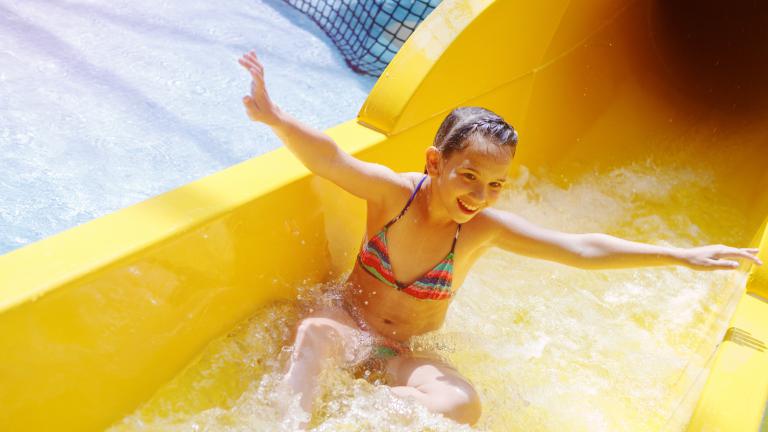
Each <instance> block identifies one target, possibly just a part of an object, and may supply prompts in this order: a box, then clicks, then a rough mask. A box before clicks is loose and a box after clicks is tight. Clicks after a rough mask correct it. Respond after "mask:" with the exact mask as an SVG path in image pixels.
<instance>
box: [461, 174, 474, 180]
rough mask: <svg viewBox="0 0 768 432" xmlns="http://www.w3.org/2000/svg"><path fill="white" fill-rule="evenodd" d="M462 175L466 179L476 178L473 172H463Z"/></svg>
mask: <svg viewBox="0 0 768 432" xmlns="http://www.w3.org/2000/svg"><path fill="white" fill-rule="evenodd" d="M464 177H466V178H467V179H468V180H474V179H476V178H477V177H475V175H474V174H472V173H464Z"/></svg>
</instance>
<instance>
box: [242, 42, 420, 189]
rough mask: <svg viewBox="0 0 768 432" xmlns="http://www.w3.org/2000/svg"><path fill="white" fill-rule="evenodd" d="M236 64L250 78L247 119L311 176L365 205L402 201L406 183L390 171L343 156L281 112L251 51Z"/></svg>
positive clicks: (329, 142) (327, 140) (321, 136)
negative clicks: (270, 134) (279, 143)
mask: <svg viewBox="0 0 768 432" xmlns="http://www.w3.org/2000/svg"><path fill="white" fill-rule="evenodd" d="M239 63H240V64H241V65H242V66H243V67H244V68H246V70H248V72H249V73H250V75H251V80H252V81H251V94H250V96H245V97H244V98H243V105H245V108H246V111H247V113H248V117H249V118H250V119H251V120H253V121H258V122H262V123H264V124H266V125H268V126H270V127H271V128H272V131H273V132H274V133H275V134H276V135H277V136H278V137H280V139H281V140H282V141H283V143H284V144H285V146H286V147H287V148H288V149H289V150H290V151H291V152H292V153H293V154H294V155H295V156H296V157H297V158H298V159H299V160H300V161H301V163H303V164H304V166H306V167H307V168H308V169H309V170H310V171H312V172H313V173H315V174H317V175H319V176H321V177H325V178H327V179H328V180H330V181H332V182H333V183H335V184H337V185H338V186H339V187H341V188H342V189H344V190H346V191H348V192H349V193H351V194H353V195H355V196H357V197H360V198H362V199H364V200H366V201H372V202H375V203H383V202H384V201H387V200H389V199H392V200H397V199H399V198H400V197H401V195H402V193H401V191H402V189H403V188H409V187H410V185H409V184H408V182H407V180H406V179H405V178H404V177H402V176H400V175H398V174H397V173H395V172H394V171H392V170H391V169H390V168H388V167H386V166H383V165H380V164H375V163H370V162H364V161H361V160H359V159H357V158H355V157H353V156H351V155H349V154H348V153H346V152H344V151H343V150H341V149H340V148H339V146H338V145H337V144H336V143H335V142H334V141H333V139H331V137H329V136H328V135H326V134H325V133H323V132H320V131H317V130H315V129H313V128H311V127H309V126H307V125H305V124H303V123H301V122H300V121H298V120H297V119H295V118H293V117H292V116H290V115H289V114H288V113H285V112H283V111H282V110H280V108H278V107H277V105H275V104H274V103H273V102H272V101H271V100H270V98H269V95H268V94H267V90H266V86H265V84H264V67H263V66H262V64H261V63H260V62H259V60H258V58H257V57H256V53H254V52H253V51H251V52H249V53H247V54H245V55H244V56H243V57H242V58H240V60H239Z"/></svg>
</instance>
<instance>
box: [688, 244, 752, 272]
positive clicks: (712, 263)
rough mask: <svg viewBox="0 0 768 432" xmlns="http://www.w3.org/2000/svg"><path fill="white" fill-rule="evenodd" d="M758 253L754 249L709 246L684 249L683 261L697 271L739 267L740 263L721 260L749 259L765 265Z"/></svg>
mask: <svg viewBox="0 0 768 432" xmlns="http://www.w3.org/2000/svg"><path fill="white" fill-rule="evenodd" d="M757 252H758V250H757V249H754V248H734V247H730V246H724V245H709V246H701V247H695V248H689V249H683V259H684V260H685V261H686V262H687V264H688V265H689V266H690V267H691V268H694V269H696V270H720V269H735V268H737V267H739V262H738V261H736V260H733V259H721V258H742V259H749V260H752V261H754V262H755V263H756V264H757V265H763V262H762V261H760V258H758V257H757Z"/></svg>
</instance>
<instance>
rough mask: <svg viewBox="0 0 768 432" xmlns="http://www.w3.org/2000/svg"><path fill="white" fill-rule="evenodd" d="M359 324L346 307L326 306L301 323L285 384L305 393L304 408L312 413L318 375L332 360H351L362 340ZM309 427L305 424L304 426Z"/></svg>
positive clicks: (296, 391) (302, 404) (301, 400)
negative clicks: (360, 339)
mask: <svg viewBox="0 0 768 432" xmlns="http://www.w3.org/2000/svg"><path fill="white" fill-rule="evenodd" d="M357 332H358V327H357V325H356V324H355V322H354V320H353V319H352V318H351V317H350V316H349V315H348V314H347V313H346V312H344V311H343V310H338V309H325V310H321V311H318V312H315V313H313V314H312V315H310V316H308V317H307V318H304V319H303V320H301V321H300V322H299V324H298V325H297V327H296V337H295V341H294V344H293V352H292V353H291V358H290V360H289V363H288V367H287V372H286V374H285V376H284V377H283V383H284V384H285V385H287V386H288V387H289V388H290V389H291V390H292V391H293V392H294V394H296V393H299V394H301V398H300V405H301V408H302V409H303V410H304V411H305V412H306V413H308V414H310V413H311V412H312V405H313V403H314V401H315V397H316V396H317V395H316V391H317V385H318V382H317V377H318V376H319V375H320V372H321V370H322V367H323V365H324V364H325V363H326V362H328V361H329V360H343V361H351V360H352V358H350V357H353V355H354V349H355V348H356V347H355V345H356V343H357V339H358V336H357V335H358V333H357ZM304 426H305V425H304Z"/></svg>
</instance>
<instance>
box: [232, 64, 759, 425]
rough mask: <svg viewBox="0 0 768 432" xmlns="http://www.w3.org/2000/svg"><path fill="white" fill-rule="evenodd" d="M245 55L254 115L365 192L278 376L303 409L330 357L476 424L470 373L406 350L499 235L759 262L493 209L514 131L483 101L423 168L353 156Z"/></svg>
mask: <svg viewBox="0 0 768 432" xmlns="http://www.w3.org/2000/svg"><path fill="white" fill-rule="evenodd" d="M239 62H240V64H241V65H242V66H243V67H245V68H246V69H247V70H248V71H249V72H250V74H251V78H252V83H251V95H250V96H245V97H244V98H243V104H244V105H245V108H246V110H247V113H248V116H249V117H250V118H251V119H252V120H254V121H259V122H262V123H265V124H267V125H269V126H270V127H271V128H272V130H273V131H274V132H275V133H276V134H277V135H278V136H279V137H280V138H281V139H282V141H283V142H284V143H285V145H286V147H288V149H290V150H291V151H292V152H293V153H294V154H295V155H296V157H298V158H299V160H301V162H302V163H303V164H304V165H305V166H306V167H307V168H309V169H310V170H311V171H312V172H314V173H315V174H317V175H319V176H322V177H325V178H327V179H329V180H330V181H332V182H334V183H335V184H337V185H338V186H340V187H341V188H343V189H345V190H347V191H348V192H350V193H352V194H354V195H356V196H358V197H360V198H362V199H364V200H366V202H367V210H368V212H367V233H366V241H365V242H364V243H363V245H362V248H361V250H360V253H359V255H358V257H357V262H356V264H355V267H354V269H353V270H352V273H351V274H350V276H349V278H348V280H347V281H346V282H345V283H344V285H343V289H342V291H341V293H340V294H339V295H338V296H337V297H336V298H334V297H332V296H331V297H329V298H327V299H326V302H325V303H326V306H327V307H324V308H321V309H319V310H316V311H315V312H313V313H311V314H310V315H309V316H308V317H306V318H304V319H302V320H301V321H300V322H299V323H298V326H297V328H296V336H295V341H294V344H293V351H292V354H291V359H290V361H289V364H288V367H287V373H286V374H285V376H284V378H283V383H284V384H285V385H286V386H288V387H289V388H290V389H291V390H292V391H294V392H296V393H298V394H300V399H299V400H300V405H301V407H302V409H303V410H304V411H305V412H306V413H307V414H309V413H311V411H312V405H313V402H314V399H315V396H316V394H315V391H316V388H317V376H318V375H319V373H320V371H321V369H322V365H323V363H324V362H325V361H327V360H329V359H335V360H337V361H341V362H343V363H344V364H346V365H347V366H349V367H353V368H357V369H358V370H360V369H361V368H363V369H366V370H369V371H370V370H371V369H375V368H376V367H379V368H380V371H381V373H382V375H383V377H384V381H385V382H386V383H387V384H388V385H390V386H391V390H392V392H394V393H395V394H397V395H400V396H403V397H409V398H413V399H415V400H416V401H417V402H419V403H421V404H424V405H425V406H426V407H427V408H428V409H429V410H431V411H433V412H438V413H442V414H444V415H445V416H447V417H449V418H451V419H453V420H455V421H457V422H461V423H467V424H473V423H475V422H476V421H477V420H478V418H479V417H480V412H481V406H480V399H479V397H478V395H477V392H476V391H475V389H474V388H473V386H472V384H471V383H469V382H468V381H467V380H466V379H465V378H464V377H462V376H461V374H460V373H459V372H458V371H457V370H456V369H455V368H454V367H452V366H451V365H450V364H448V363H447V362H445V361H443V360H442V359H440V358H439V357H437V356H436V355H432V354H429V353H416V352H411V351H410V350H409V349H408V340H409V338H411V337H412V336H414V335H419V334H422V333H425V332H429V331H432V330H436V329H439V328H440V327H441V326H442V324H443V320H444V319H445V315H446V312H447V310H448V306H449V305H450V303H451V300H452V298H453V296H454V294H455V293H456V291H457V290H458V288H459V287H460V286H461V284H462V282H463V281H464V278H465V277H466V275H467V272H468V271H469V269H470V268H471V267H472V264H473V263H474V262H475V261H476V260H477V259H478V258H479V257H480V256H481V255H482V254H483V253H484V252H485V251H486V250H488V249H489V248H490V247H493V246H496V247H500V248H503V249H505V250H508V251H511V252H515V253H519V254H523V255H527V256H531V257H536V258H541V259H547V260H552V261H557V262H560V263H563V264H567V265H571V266H575V267H581V268H619V267H634V266H653V265H671V264H679V265H686V266H689V267H691V268H695V269H701V270H712V269H734V268H736V267H738V266H739V263H738V262H737V261H736V260H734V259H749V260H752V261H754V262H755V263H757V264H762V263H761V262H760V260H759V259H758V258H757V257H756V254H757V252H758V251H757V249H739V248H733V247H727V246H723V245H711V246H703V247H696V248H690V249H681V248H672V247H664V246H655V245H650V244H643V243H637V242H631V241H627V240H623V239H620V238H617V237H613V236H609V235H606V234H596V233H591V234H573V233H564V232H557V231H553V230H549V229H545V228H542V227H538V226H536V225H534V224H532V223H530V222H528V221H526V220H524V219H523V218H521V217H519V216H517V215H515V214H512V213H509V212H506V211H501V210H497V209H494V208H492V205H493V204H494V202H496V200H497V199H498V198H499V194H500V193H501V191H502V189H503V187H504V182H505V179H506V177H507V173H508V171H509V169H510V164H511V162H512V158H513V157H514V154H515V147H516V145H517V133H516V132H515V130H514V128H513V127H512V126H510V125H509V124H507V123H506V122H505V121H504V120H503V119H502V118H501V117H499V116H498V115H496V114H494V113H492V112H491V111H488V110H486V109H483V108H478V107H462V108H457V109H455V110H453V111H451V113H450V114H448V116H447V117H446V118H445V120H444V121H443V122H442V124H441V125H440V128H439V130H438V131H437V135H436V136H435V140H434V144H433V145H432V146H431V147H429V148H428V149H427V151H426V169H425V172H424V174H420V173H396V172H394V171H392V170H391V169H389V168H387V167H385V166H382V165H378V164H375V163H369V162H364V161H361V160H358V159H356V158H354V157H352V156H350V155H348V154H346V153H345V152H343V151H341V150H340V149H339V147H338V146H337V145H336V144H335V143H334V142H333V140H331V139H330V138H329V137H328V136H327V135H325V134H323V133H320V132H318V131H315V130H312V129H311V128H309V127H307V126H306V125H303V124H301V123H300V122H298V121H297V120H295V119H294V118H292V117H291V116H289V115H288V114H286V113H284V112H283V111H281V110H280V109H279V108H278V107H277V106H275V104H273V103H272V101H271V100H270V98H269V96H268V94H267V91H266V88H265V84H264V68H263V66H262V65H261V63H260V62H259V60H258V58H257V57H256V54H255V53H254V52H249V53H247V54H245V55H244V56H243V57H242V58H241V59H240V60H239ZM435 263H437V264H435ZM304 425H306V423H304Z"/></svg>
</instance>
